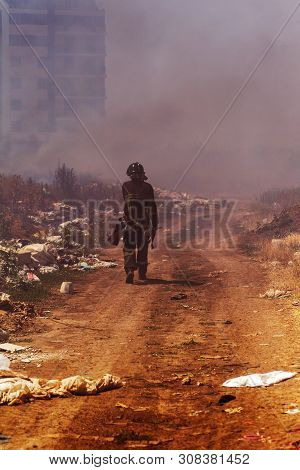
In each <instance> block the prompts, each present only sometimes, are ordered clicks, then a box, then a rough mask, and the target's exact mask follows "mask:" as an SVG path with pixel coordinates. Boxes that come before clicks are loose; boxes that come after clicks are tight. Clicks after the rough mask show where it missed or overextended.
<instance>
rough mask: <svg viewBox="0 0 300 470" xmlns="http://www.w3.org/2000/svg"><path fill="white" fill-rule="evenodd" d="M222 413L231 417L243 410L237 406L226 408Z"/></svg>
mask: <svg viewBox="0 0 300 470" xmlns="http://www.w3.org/2000/svg"><path fill="white" fill-rule="evenodd" d="M224 411H225V413H228V414H229V415H233V414H236V413H240V412H241V411H243V408H242V407H241V406H239V407H238V408H226V410H224Z"/></svg>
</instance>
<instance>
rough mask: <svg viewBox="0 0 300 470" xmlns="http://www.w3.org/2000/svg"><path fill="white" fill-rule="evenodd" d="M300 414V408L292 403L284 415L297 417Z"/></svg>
mask: <svg viewBox="0 0 300 470" xmlns="http://www.w3.org/2000/svg"><path fill="white" fill-rule="evenodd" d="M298 413H300V408H299V407H298V405H296V404H295V403H291V405H289V407H288V409H287V410H285V411H283V414H285V415H296V414H298Z"/></svg>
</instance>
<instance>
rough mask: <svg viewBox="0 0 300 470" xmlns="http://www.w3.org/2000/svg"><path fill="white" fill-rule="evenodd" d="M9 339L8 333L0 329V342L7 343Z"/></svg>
mask: <svg viewBox="0 0 300 470" xmlns="http://www.w3.org/2000/svg"><path fill="white" fill-rule="evenodd" d="M8 338H9V333H8V332H7V331H5V330H2V328H0V341H7V340H8Z"/></svg>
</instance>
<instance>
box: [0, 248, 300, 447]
mask: <svg viewBox="0 0 300 470" xmlns="http://www.w3.org/2000/svg"><path fill="white" fill-rule="evenodd" d="M170 255H171V256H170ZM114 256H115V253H114ZM215 271H223V272H222V273H214V272H215ZM224 271H225V272H224ZM210 273H213V274H210ZM149 274H150V276H151V277H152V278H153V279H152V280H151V281H150V282H149V283H148V284H147V285H133V286H131V285H125V284H124V275H123V271H122V267H121V259H120V265H119V267H118V268H116V269H115V270H100V271H97V272H95V273H93V274H91V275H87V276H86V277H84V280H83V283H82V284H81V285H77V286H76V288H77V293H76V295H74V296H72V297H70V299H69V301H68V303H67V305H66V306H65V307H64V308H60V307H57V308H56V309H55V310H54V311H53V316H52V319H38V320H36V328H37V329H38V330H39V332H37V333H36V334H34V335H32V334H31V335H30V336H31V338H32V342H31V343H30V346H31V347H33V348H37V349H40V350H41V351H43V353H45V357H44V359H41V360H40V362H41V364H42V366H41V367H39V368H37V364H36V363H34V362H32V363H30V364H21V363H17V362H16V363H14V364H13V367H14V368H15V369H18V370H21V371H22V370H23V371H26V372H28V373H29V374H31V375H34V376H40V377H45V378H52V377H59V378H62V377H66V376H69V375H76V374H83V375H84V374H87V375H89V376H99V375H102V373H106V372H111V373H112V374H114V375H119V376H120V377H121V378H122V379H123V380H125V381H126V385H125V386H124V387H123V388H121V389H119V390H115V391H111V392H107V393H104V394H102V395H100V396H97V397H78V398H74V399H54V400H51V401H36V402H34V403H30V404H26V405H22V406H18V407H2V408H1V418H0V432H1V433H3V434H5V435H8V436H11V440H10V442H9V443H8V444H6V445H2V446H1V447H2V448H3V449H32V448H34V449H292V448H294V447H295V444H293V443H295V442H296V441H299V440H300V422H299V415H287V414H283V411H284V410H286V409H287V408H288V406H289V405H290V404H291V403H298V405H299V379H298V378H294V379H291V380H288V381H287V382H284V383H281V384H279V385H276V386H272V387H269V388H266V389H260V388H259V389H225V388H222V383H223V382H224V381H225V380H226V379H228V378H231V377H235V376H239V375H242V374H250V373H255V372H268V371H271V370H281V369H282V370H289V371H295V372H299V370H300V344H299V337H300V331H299V325H300V321H299V314H298V316H297V314H293V313H292V309H291V308H289V307H290V304H291V301H289V300H274V301H268V300H263V299H260V298H259V294H260V293H262V292H264V291H265V290H266V288H267V287H269V285H268V283H267V280H266V274H265V272H264V270H263V268H262V265H261V264H260V263H256V262H254V261H251V260H250V259H248V258H246V257H243V256H242V255H240V254H238V253H237V252H235V251H233V250H230V251H214V250H209V251H205V252H204V251H203V252H198V251H192V250H184V251H182V250H172V252H171V253H168V252H167V251H163V250H157V251H155V252H153V253H152V255H151V267H150V273H149ZM178 292H182V293H185V294H186V295H187V299H185V300H183V301H178V300H177V301H176V300H171V299H170V298H171V296H172V295H174V294H176V293H178ZM57 301H58V305H59V298H58V299H57ZM282 309H283V310H282ZM185 377H190V379H191V380H190V384H183V383H182V380H183V379H184V378H185ZM224 394H232V395H234V396H235V397H236V398H235V400H233V401H231V402H230V403H227V404H225V405H223V406H222V405H219V404H218V401H219V399H220V398H221V396H222V395H224ZM118 403H119V404H121V405H120V406H116V405H117V404H118ZM228 408H241V410H239V411H240V412H238V413H233V414H230V413H228V412H225V409H228Z"/></svg>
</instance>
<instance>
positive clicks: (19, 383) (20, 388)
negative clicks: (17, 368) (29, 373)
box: [0, 370, 123, 405]
mask: <svg viewBox="0 0 300 470" xmlns="http://www.w3.org/2000/svg"><path fill="white" fill-rule="evenodd" d="M122 385H123V383H122V382H121V380H120V379H119V378H118V377H114V376H112V375H109V374H106V375H104V376H103V377H102V378H99V379H95V380H94V379H90V378H88V377H82V376H80V375H77V376H74V377H68V378H66V379H63V380H45V379H36V378H29V377H26V376H24V375H22V374H19V373H16V372H12V371H10V370H9V371H5V370H0V404H2V405H20V404H21V403H25V402H27V401H29V400H33V399H42V398H44V399H45V398H53V397H61V398H67V397H71V396H74V395H81V396H85V395H97V394H99V393H101V392H105V391H108V390H113V389H116V388H120V387H122Z"/></svg>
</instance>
